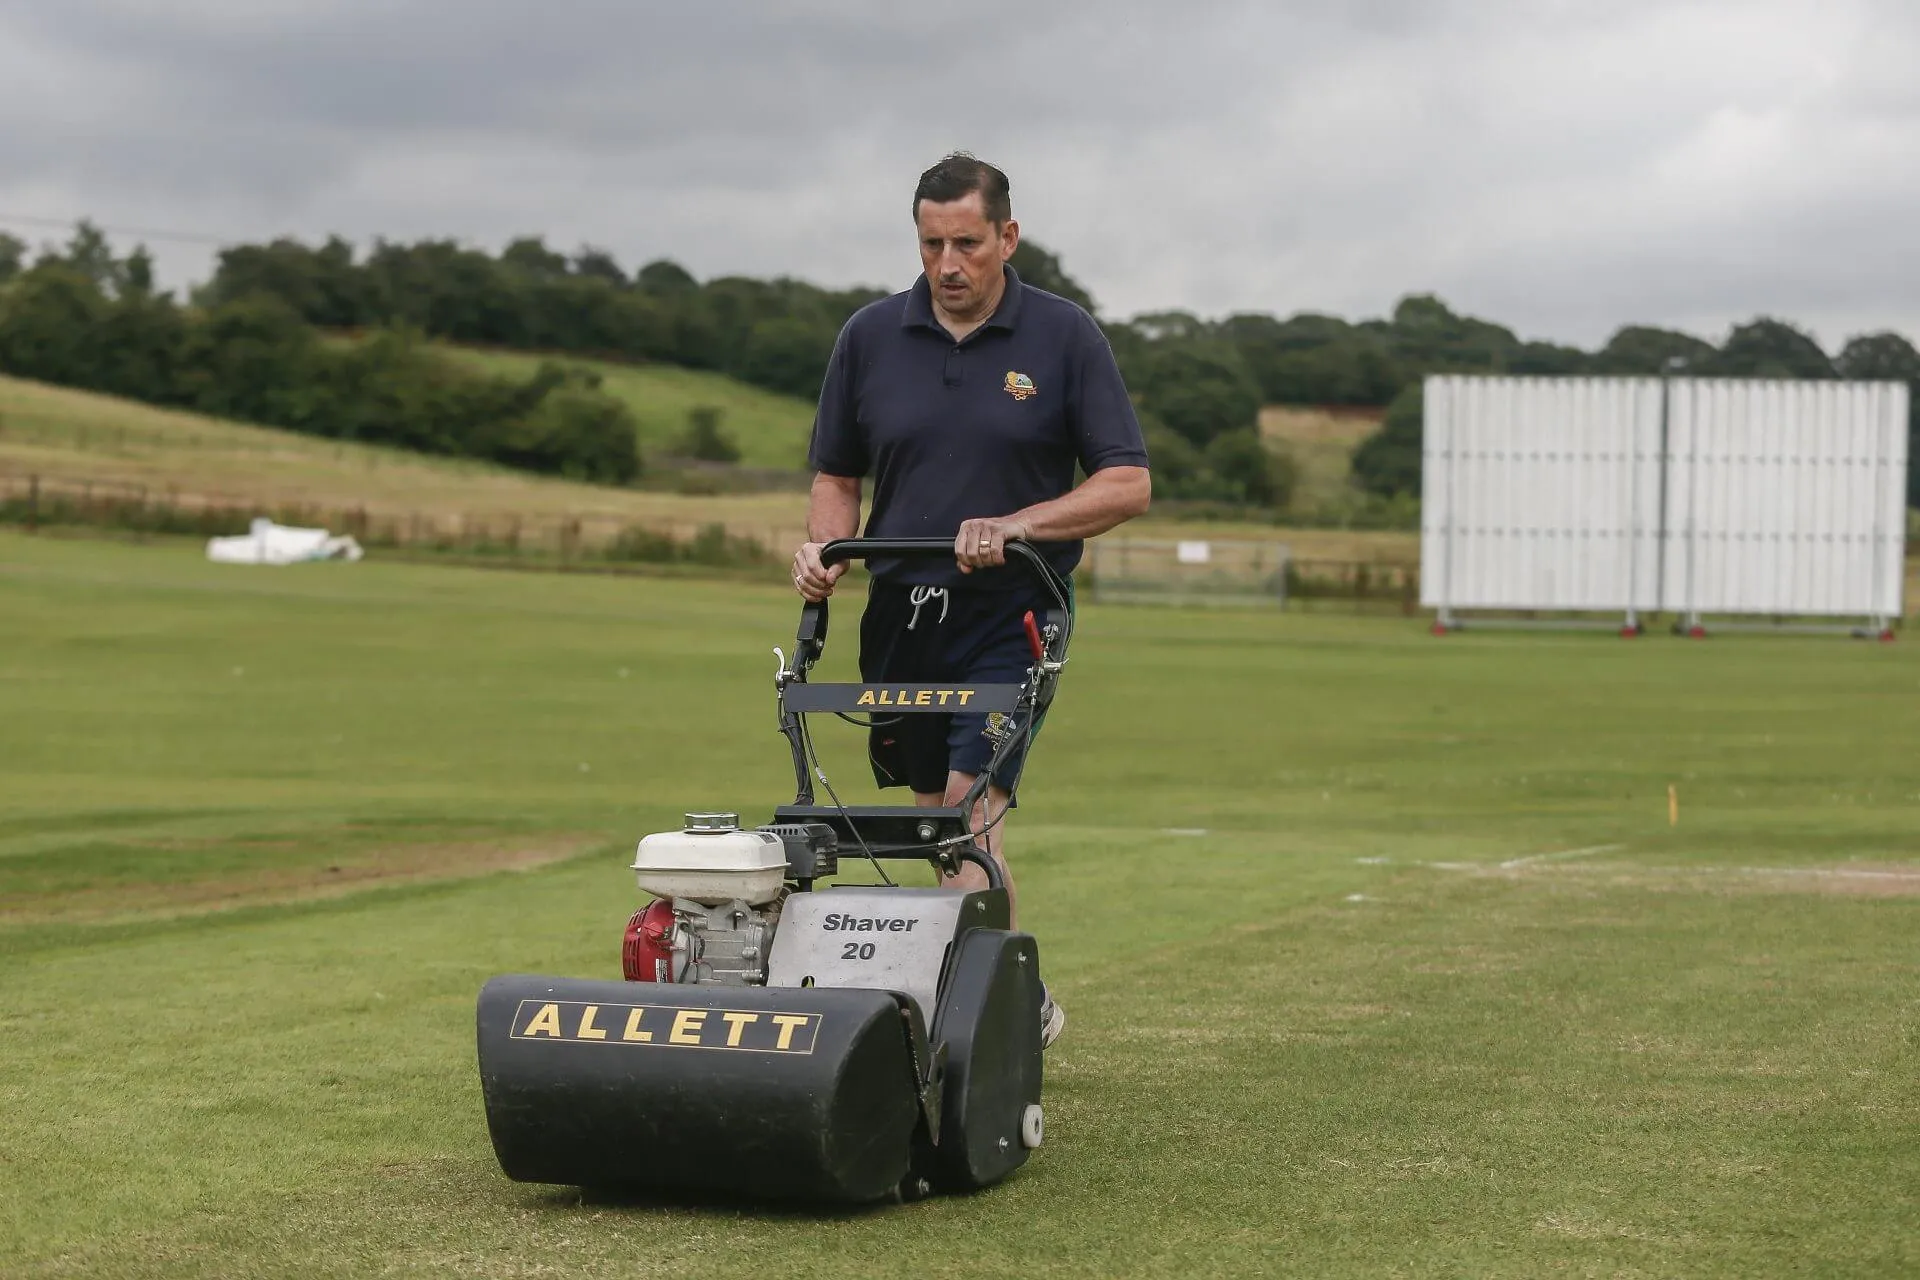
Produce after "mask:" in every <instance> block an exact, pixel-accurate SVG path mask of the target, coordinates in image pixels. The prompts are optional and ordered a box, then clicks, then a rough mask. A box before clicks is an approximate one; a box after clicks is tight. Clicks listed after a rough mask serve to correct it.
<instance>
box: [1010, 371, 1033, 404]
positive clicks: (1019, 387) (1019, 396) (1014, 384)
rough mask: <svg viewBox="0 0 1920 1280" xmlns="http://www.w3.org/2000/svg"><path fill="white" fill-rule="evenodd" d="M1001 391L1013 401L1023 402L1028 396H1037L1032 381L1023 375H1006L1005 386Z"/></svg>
mask: <svg viewBox="0 0 1920 1280" xmlns="http://www.w3.org/2000/svg"><path fill="white" fill-rule="evenodd" d="M1002 390H1004V391H1005V392H1006V393H1007V394H1008V395H1010V396H1012V397H1013V398H1014V399H1015V400H1025V399H1026V398H1027V397H1028V396H1031V395H1037V394H1039V389H1038V388H1036V387H1035V386H1034V385H1033V379H1032V378H1029V377H1028V376H1027V375H1026V374H1024V373H1009V374H1007V381H1006V385H1005V386H1004V387H1003V388H1002Z"/></svg>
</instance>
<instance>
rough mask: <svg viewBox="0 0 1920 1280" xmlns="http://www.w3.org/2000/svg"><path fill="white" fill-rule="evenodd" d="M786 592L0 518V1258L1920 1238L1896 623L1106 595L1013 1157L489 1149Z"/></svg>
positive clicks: (1273, 1259)
mask: <svg viewBox="0 0 1920 1280" xmlns="http://www.w3.org/2000/svg"><path fill="white" fill-rule="evenodd" d="M794 614H795V610H794V608H793V603H792V600H791V598H790V597H788V596H786V595H784V594H783V593H781V592H779V591H778V590H775V589H773V588H766V589H762V588H758V587H754V586H750V585H748V586H742V585H732V586H724V585H716V584H702V583H695V582H684V581H667V580H650V579H639V580H621V581H607V580H595V579H579V578H569V577H562V576H545V575H518V574H515V575H501V574H485V573H476V572H468V571H461V570H451V569H434V568H423V567H410V566H394V565H381V564H378V563H377V562H373V561H369V562H367V563H364V564H361V565H357V566H352V567H346V566H306V567H302V568H299V569H293V570H247V569H231V568H228V569H223V568H219V567H215V566H209V565H207V564H205V563H204V562H202V561H201V560H200V559H199V558H198V556H197V553H195V552H194V551H193V550H192V549H190V548H180V549H165V548H144V549H143V548H131V547H125V546H119V545H114V544H110V543H104V542H91V541H74V542H65V541H56V540H50V539H44V538H42V539H29V538H24V537H20V536H16V535H0V761H4V762H5V767H4V769H0V956H4V960H3V961H0V1044H4V1046H5V1050H4V1052H0V1274H5V1275H8V1276H65V1275H88V1276H93V1275H203V1274H219V1275H259V1276H281V1275H289V1274H299V1275H342V1276H346V1275H352V1276H360V1275H383V1274H391V1275H413V1274H459V1275H473V1276H533V1275H606V1276H613V1275H622V1276H631V1275H679V1274H699V1275H715V1276H730V1275H740V1276H749V1275H754V1276H758V1275H766V1274H770V1273H772V1274H782V1275H795V1276H813V1275H821V1276H855V1275H890V1276H935V1275H937V1276H946V1275H970V1274H977V1275H1004V1274H1012V1273H1020V1274H1030V1275H1039V1276H1052V1275H1059V1276H1069V1275H1071V1276H1096V1275H1118V1274H1141V1275H1168V1276H1171V1275H1190V1274H1262V1273H1266V1274H1271V1273H1292V1274H1305V1275H1380V1274H1399V1275H1512V1276H1532V1275H1540V1274H1571V1275H1688V1276H1701V1275H1730V1276H1731V1275H1756V1274H1782V1273H1788V1272H1793V1273H1816V1274H1853V1275H1861V1274H1881V1275H1899V1274H1911V1273H1913V1271H1914V1270H1915V1269H1916V1268H1920V1225H1917V1224H1920V1190H1917V1189H1920V1140H1917V1139H1916V1137H1915V1134H1916V1132H1920V1129H1917V1128H1916V1126H1920V1101H1916V1097H1915V1094H1914V1090H1913V1080H1914V1076H1915V1072H1916V1069H1917V1068H1920V949H1917V948H1916V946H1915V938H1916V937H1917V936H1920V834H1916V832H1917V831H1920V700H1917V699H1916V698H1915V696H1914V692H1915V683H1916V667H1915V657H1914V654H1913V651H1912V649H1911V648H1910V647H1909V646H1907V645H1905V644H1899V645H1891V646H1884V645H1873V646H1869V645H1857V644H1849V643H1846V642H1843V641H1832V640H1812V639H1787V638H1778V639H1750V640H1724V641H1714V642H1712V643H1708V644H1689V643H1682V642H1679V641H1673V640H1656V639H1648V640H1644V641H1640V642H1635V643H1624V642H1621V641H1618V640H1614V639H1611V638H1601V637H1591V636H1544V637H1543V636H1521V637H1512V636H1497V635H1486V636H1480V635H1472V636H1459V637H1452V638H1449V639H1446V640H1434V639H1431V638H1429V637H1428V636H1426V635H1425V634H1424V632H1423V631H1422V630H1421V629H1420V628H1419V626H1418V625H1417V624H1415V623H1413V622H1410V621H1408V622H1402V621H1365V620H1351V619H1337V618H1325V617H1299V616H1293V615H1258V616H1254V615H1232V616H1219V615H1192V614H1184V613H1178V612H1173V611H1168V610H1137V611H1125V610H1117V609H1101V608H1098V607H1089V608H1088V609H1087V610H1086V611H1085V614H1084V615H1083V627H1082V631H1081V636H1082V643H1081V645H1080V647H1079V648H1078V649H1077V651H1076V654H1075V657H1074V659H1073V664H1072V669H1071V671H1070V674H1069V678H1068V682H1067V685H1066V687H1065V692H1064V697H1063V700H1062V701H1061V703H1060V704H1059V707H1058V709H1057V710H1056V713H1055V717H1054V719H1053V720H1052V721H1051V722H1050V724H1049V728H1048V733H1047V739H1046V740H1045V741H1043V743H1042V744H1041V746H1040V748H1039V750H1038V752H1037V753H1036V756H1035V762H1034V765H1033V768H1032V772H1031V774H1030V783H1031V786H1030V789H1029V792H1028V794H1027V796H1026V797H1025V799H1024V803H1023V804H1022V806H1021V809H1020V811H1019V813H1018V814H1017V816H1016V819H1015V822H1014V824H1013V833H1012V843H1011V849H1012V856H1013V859H1014V862H1015V865H1016V868H1017V869H1018V871H1019V874H1020V876H1021V882H1020V883H1021V888H1022V894H1023V897H1022V904H1023V905H1022V912H1023V919H1024V923H1025V924H1026V925H1027V926H1028V927H1030V928H1031V929H1033V930H1034V931H1035V932H1036V934H1037V935H1038V936H1039V938H1040V940H1041V947H1042V954H1043V956H1044V958H1045V963H1046V966H1047V974H1048V978H1049V981H1050V982H1051V984H1052V985H1053V987H1054V989H1055V991H1056V992H1057V993H1058V994H1059V996H1060V998H1061V999H1062V1001H1063V1002H1064V1003H1065V1004H1066V1006H1067V1008H1068V1009H1069V1011H1070V1015H1071V1022H1070V1024H1069V1027H1068V1030H1067V1034H1066V1037H1065V1038H1064V1039H1063V1040H1062V1041H1061V1043H1060V1044H1059V1045H1058V1046H1057V1047H1056V1049H1055V1050H1054V1051H1053V1052H1052V1053H1051V1054H1050V1056H1049V1058H1048V1062H1047V1071H1048V1084H1047V1107H1048V1120H1049V1123H1048V1143H1047V1146H1046V1147H1045V1148H1043V1150H1042V1151H1041V1152H1040V1153H1039V1154H1038V1155H1037V1156H1036V1158H1035V1160H1034V1161H1033V1162H1032V1163H1031V1164H1030V1165H1029V1166H1028V1168H1027V1169H1026V1170H1024V1171H1022V1172H1021V1173H1020V1174H1019V1175H1017V1176H1016V1177H1015V1178H1013V1179H1012V1180H1011V1181H1009V1182H1008V1183H1006V1184H1004V1185H1002V1186H1000V1187H998V1188H996V1189H994V1190H992V1191H990V1192H988V1193H985V1194H982V1195H979V1196H977V1197H974V1198H971V1199H968V1200H935V1201H930V1202H923V1203H920V1204H917V1205H912V1206H906V1207H894V1208H883V1209H877V1210H874V1211H872V1212H867V1213H856V1214H849V1215H839V1216H834V1217H829V1218H816V1217H811V1216H808V1215H805V1214H794V1213H784V1212H782V1213H775V1212H763V1211H757V1210H755V1209H753V1208H752V1207H749V1206H742V1205H697V1204H669V1205H660V1204H634V1203H610V1202H602V1201H588V1202H582V1200H581V1199H580V1197H579V1196H578V1195H577V1194H575V1193H571V1192H567V1191H562V1190H556V1189H550V1188H537V1187H524V1186H519V1185H515V1184H512V1183H509V1182H507V1181H505V1180H504V1179H503V1178H502V1177H501V1176H500V1174H499V1173H498V1171H497V1168H496V1166H495V1164H494V1162H493V1158H492V1154H491V1151H490V1149H489V1147H488V1144H487V1138H486V1134H485V1128H484V1123H483V1118H482V1114H481V1109H480V1101H479V1093H478V1088H477V1084H476V1081H475V1078H474V1064H473V1044H472V1023H471V1019H472V1000H473V996H474V994H475V992H476V991H477V989H478V987H479V985H480V983H481V982H482V981H483V980H484V979H485V977H486V976H488V975H489V974H492V973H495V972H502V971H509V970H524V971H534V972H554V973H568V974H579V975H596V976H612V975H614V974H616V973H617V972H618V963H619V962H618V957H617V939H618V930H619V927H620V925H621V923H622V921H623V920H624V919H625V917H626V915H627V914H628V912H629V911H630V910H631V909H632V908H633V906H634V905H635V898H636V894H635V892H634V891H633V889H632V887H631V884H630V880H629V873H628V872H626V870H625V869H624V863H625V860H626V858H627V857H628V855H629V852H630V847H631V841H632V840H633V838H634V837H636V836H637V835H639V834H640V833H642V832H644V831H647V830H651V829H655V828H657V827H658V826H660V825H661V824H663V823H667V822H670V821H672V820H673V819H674V816H675V815H676V814H678V813H679V812H680V811H681V810H682V809H684V808H689V807H711V806H724V807H736V806H737V807H739V808H741V809H743V810H745V811H746V812H748V813H752V812H754V811H756V810H764V809H765V807H767V806H768V805H770V804H772V803H773V802H775V801H776V800H778V799H780V798H781V792H782V787H783V786H790V785H791V780H790V778H789V777H788V776H787V771H786V764H785V760H784V756H783V755H782V753H781V750H780V743H779V740H778V739H777V738H776V736H775V735H774V734H773V732H772V724H771V719H770V698H769V694H770V680H769V677H770V675H771V672H772V655H771V652H770V650H771V647H772V646H773V645H774V644H778V643H784V642H786V641H788V640H789V639H790V637H791V629H792V623H793V621H794ZM851 621H852V619H851V617H850V616H843V617H842V619H841V623H840V627H839V628H838V629H837V634H838V635H840V636H842V637H843V638H844V637H846V636H848V635H849V634H850V623H851ZM848 657H849V655H848V654H847V653H846V652H845V650H844V647H843V649H842V650H841V651H839V652H837V653H835V654H830V656H829V662H830V663H844V662H846V661H847V660H848ZM848 732H849V733H851V731H848ZM829 736H830V737H831V738H832V740H833V741H832V745H833V748H834V749H833V751H832V752H830V754H829V757H828V767H829V771H830V774H831V776H833V777H834V778H835V779H836V781H837V783H839V785H840V786H841V790H842V794H846V795H850V794H852V793H856V792H858V793H862V794H865V791H864V788H861V787H859V786H856V785H855V784H856V782H857V781H858V770H857V768H856V767H855V759H854V756H855V751H854V748H853V744H852V743H851V742H850V741H849V740H848V739H847V738H846V737H844V736H839V735H829ZM1669 785H1674V786H1677V788H1678V797H1679V823H1678V826H1675V827H1670V826H1669V825H1668V810H1667V788H1668V786H1669ZM1197 831H1204V833H1205V834H1194V833H1195V832H1197Z"/></svg>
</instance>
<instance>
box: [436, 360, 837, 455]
mask: <svg viewBox="0 0 1920 1280" xmlns="http://www.w3.org/2000/svg"><path fill="white" fill-rule="evenodd" d="M441 350H443V351H445V352H446V353H447V354H448V355H451V356H453V357H454V358H455V359H457V360H461V361H464V362H466V363H468V364H472V365H475V366H477V367H479V368H483V369H486V370H488V371H490V372H493V373H503V374H507V375H509V376H511V377H515V378H524V377H526V376H528V375H529V374H531V373H532V372H533V371H534V370H535V369H537V368H539V366H540V363H541V361H542V360H545V359H555V360H558V361H560V362H561V363H562V364H570V365H579V366H581V367H583V368H587V369H591V370H593V371H594V372H595V373H598V374H599V375H600V376H601V378H602V379H603V382H602V384H601V385H602V387H603V389H604V390H606V392H607V393H608V394H609V395H613V396H616V397H618V398H619V399H621V400H623V401H625V402H626V405H627V407H628V408H629V409H631V410H632V411H633V416H634V417H635V418H636V419H637V420H638V421H639V423H640V449H641V452H642V453H644V454H646V455H647V456H648V457H654V458H657V457H660V456H661V455H664V454H667V453H670V452H672V451H673V448H674V446H675V445H676V444H677V443H678V442H679V440H680V437H681V436H682V435H684V434H685V432H686V430H687V414H688V412H689V411H690V410H692V409H695V408H698V407H700V406H702V405H709V406H711V407H713V408H716V409H718V410H720V412H721V414H722V415H723V416H722V418H721V426H722V427H723V428H725V430H726V432H727V434H728V435H730V436H732V437H733V441H734V443H735V444H737V445H739V446H740V454H741V457H740V461H741V462H743V463H745V464H746V465H748V466H752V467H780V468H786V469H791V470H799V469H800V468H802V467H804V466H806V462H807V437H808V435H809V434H810V433H811V432H812V430H813V406H812V405H811V404H809V403H808V402H807V401H805V400H798V399H795V398H794V397H793V396H783V395H779V394H777V393H775V392H772V391H763V390H761V389H760V388H758V387H752V386H748V385H747V384H746V383H744V382H740V381H737V380H735V379H733V378H729V377H726V376H724V375H722V374H718V373H708V372H704V371H702V370H699V369H683V368H681V367H680V366H678V365H664V364H649V365H633V364H615V363H612V362H610V361H605V360H586V359H580V358H578V357H574V356H553V357H546V356H538V355H530V354H526V353H524V352H518V351H489V350H479V349H474V348H467V347H455V346H442V347H441Z"/></svg>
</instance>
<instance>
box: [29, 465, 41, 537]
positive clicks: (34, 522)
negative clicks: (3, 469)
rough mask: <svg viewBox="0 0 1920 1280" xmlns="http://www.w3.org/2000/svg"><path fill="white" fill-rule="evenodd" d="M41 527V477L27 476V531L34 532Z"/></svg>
mask: <svg viewBox="0 0 1920 1280" xmlns="http://www.w3.org/2000/svg"><path fill="white" fill-rule="evenodd" d="M39 528H40V477H39V476H37V475H34V476H28V477H27V532H28V533H34V532H36V531H38V529H39Z"/></svg>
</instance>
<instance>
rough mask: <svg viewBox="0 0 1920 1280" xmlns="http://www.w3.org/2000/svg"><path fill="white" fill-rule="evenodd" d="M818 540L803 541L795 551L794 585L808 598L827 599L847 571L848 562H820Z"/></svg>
mask: <svg viewBox="0 0 1920 1280" xmlns="http://www.w3.org/2000/svg"><path fill="white" fill-rule="evenodd" d="M822 545H823V544H821V543H818V542H803V543H801V544H800V549H799V550H798V551H796V552H794V553H793V587H794V590H796V591H798V592H799V593H800V594H801V595H802V596H804V597H806V598H807V599H808V600H813V601H820V600H825V599H826V598H827V597H828V596H830V595H832V594H833V584H834V583H836V582H838V581H839V580H840V575H841V574H843V573H845V572H846V571H847V562H846V561H844V560H842V561H841V562H840V563H839V564H835V565H826V564H821V563H820V548H821V546H822Z"/></svg>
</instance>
